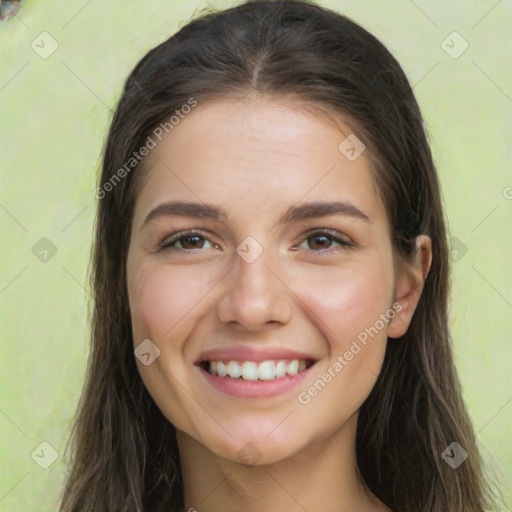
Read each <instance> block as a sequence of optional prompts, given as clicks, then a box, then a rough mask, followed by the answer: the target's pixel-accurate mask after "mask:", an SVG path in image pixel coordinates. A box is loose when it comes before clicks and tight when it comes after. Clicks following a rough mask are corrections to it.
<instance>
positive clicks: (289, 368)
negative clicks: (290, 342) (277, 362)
mask: <svg viewBox="0 0 512 512" xmlns="http://www.w3.org/2000/svg"><path fill="white" fill-rule="evenodd" d="M298 372H299V361H298V359H292V360H291V361H290V362H289V363H288V364H287V365H286V373H287V374H288V375H297V373H298Z"/></svg>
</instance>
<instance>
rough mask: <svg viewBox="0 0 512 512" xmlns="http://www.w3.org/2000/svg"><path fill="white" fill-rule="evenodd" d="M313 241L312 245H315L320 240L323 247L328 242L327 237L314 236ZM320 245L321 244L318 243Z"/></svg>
mask: <svg viewBox="0 0 512 512" xmlns="http://www.w3.org/2000/svg"><path fill="white" fill-rule="evenodd" d="M313 239H314V243H315V244H316V243H317V242H318V240H322V239H323V241H324V243H323V245H324V246H325V243H326V242H327V244H329V241H328V239H327V237H326V236H325V235H315V236H314V237H313ZM320 245H322V242H320Z"/></svg>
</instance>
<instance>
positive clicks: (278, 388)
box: [197, 366, 312, 398]
mask: <svg viewBox="0 0 512 512" xmlns="http://www.w3.org/2000/svg"><path fill="white" fill-rule="evenodd" d="M197 368H198V369H199V371H200V372H201V373H202V374H203V375H204V377H205V378H206V380H207V381H208V382H209V383H210V384H211V385H212V386H213V387H214V388H217V389H219V390H220V391H223V392H224V393H227V394H228V395H232V396H239V397H245V398H263V397H269V396H277V395H281V394H283V393H286V392H287V391H290V390H291V389H293V388H295V387H296V386H298V385H299V384H300V383H301V382H302V381H303V380H304V378H305V377H306V375H307V374H308V373H309V370H310V369H311V368H312V367H309V368H307V369H306V370H303V371H301V372H299V373H297V374H296V375H287V376H286V377H280V378H278V379H274V380H244V379H242V378H239V379H232V378H230V377H219V376H218V375H212V374H211V373H208V372H207V371H206V370H205V369H204V368H203V367H202V366H198V367H197Z"/></svg>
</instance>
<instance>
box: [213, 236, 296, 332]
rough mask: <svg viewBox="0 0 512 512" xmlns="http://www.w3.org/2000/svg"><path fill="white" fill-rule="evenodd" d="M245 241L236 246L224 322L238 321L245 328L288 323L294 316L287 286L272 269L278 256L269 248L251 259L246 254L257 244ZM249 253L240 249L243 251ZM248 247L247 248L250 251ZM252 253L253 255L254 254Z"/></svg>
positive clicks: (222, 311)
mask: <svg viewBox="0 0 512 512" xmlns="http://www.w3.org/2000/svg"><path fill="white" fill-rule="evenodd" d="M247 244H248V246H247V245H245V243H244V242H242V243H241V244H240V245H239V247H238V248H237V253H239V254H237V255H236V260H235V261H234V268H233V271H232V272H230V276H231V277H230V283H229V286H228V289H227V291H226V294H225V296H224V297H223V299H222V301H221V303H220V308H219V316H220V318H221V320H223V321H225V322H229V321H236V322H238V323H240V324H243V325H244V326H245V327H246V328H257V327H259V326H262V325H264V324H266V323H269V322H276V321H277V322H283V323H285V322H287V321H289V318H290V315H291V310H292V308H291V303H290V298H289V297H288V296H287V293H286V290H287V288H286V286H285V285H284V284H283V282H281V280H280V279H279V278H278V277H277V276H276V275H275V272H276V271H275V270H273V271H272V270H271V268H273V267H278V265H275V257H274V256H275V255H274V254H273V253H272V251H271V250H269V249H263V248H262V249H263V250H262V252H261V253H260V254H259V255H258V256H257V257H256V258H255V259H252V257H251V258H249V257H247V256H246V255H247V254H250V252H251V251H254V249H255V247H254V246H251V241H248V242H247ZM244 249H245V250H246V252H245V253H244V252H241V251H242V250H244ZM247 249H248V250H247ZM254 254H255V253H254V252H253V256H254Z"/></svg>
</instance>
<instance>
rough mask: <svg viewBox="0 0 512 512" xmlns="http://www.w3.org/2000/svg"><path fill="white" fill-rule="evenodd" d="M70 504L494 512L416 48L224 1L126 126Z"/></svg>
mask: <svg viewBox="0 0 512 512" xmlns="http://www.w3.org/2000/svg"><path fill="white" fill-rule="evenodd" d="M95 194H96V197H97V198H98V199H99V204H98V216H97V223H96V233H95V251H94V257H93V290H94V297H95V307H94V316H93V332H92V348H91V356H90V362H89V366H88V373H87V380H86V384H85V388H84V392H83V395H82V398H81V403H80V407H79V411H78V414H77V416H76V418H75V422H74V425H73V436H72V441H73V445H72V446H73V458H72V463H71V467H70V474H69V478H68V482H67V485H66V488H65V491H64V494H63V500H62V506H61V510H62V511H68V510H70V511H71V510H72V511H78V510H80V511H82V510H95V511H99V510H105V511H106V510H108V511H118V510H119V511H132V510H134V511H135V510H136V511H160V510H162V511H164V510H165V511H170V510H176V511H178V510H197V511H199V512H203V511H235V510H244V511H260V510H261V511H266V512H268V511H283V510H308V511H310V512H313V511H317V510H318V511H320V510H322V511H328V510H329V511H341V510H360V511H365V512H373V511H390V510H393V511H397V512H398V511H400V512H408V511H411V512H412V511H415V512H417V511H419V510H421V511H429V512H434V511H435V512H441V511H443V512H445V511H447V510H449V511H459V510H464V511H475V512H476V511H482V510H484V509H488V508H489V507H490V506H492V504H493V502H492V496H491V491H490V490H489V488H488V486H487V484H486V482H485V480H484V477H483V474H482V468H481V460H480V456H479V453H478V449H477V446H476V441H475V434H474V431H473V429H472V426H471V422H470V420H469V417H468V414H467V411H466V409H465V406H464V404H463V401H462V398H461V390H460V386H459V382H458V379H457V375H456V370H455V368H454V365H453V357H452V352H451V346H450V336H449V329H448V316H447V309H448V291H449V290H448V282H449V265H448V263H449V262H448V250H447V243H446V231H445V224H444V219H443V209H442V203H441V198H440V190H439V182H438V178H437V173H436V169H435V166H434V163H433V161H432V156H431V152H430V148H429V143H428V139H427V136H426V133H425V130H424V125H423V122H422V118H421V114H420V110H419V108H418V105H417V103H416V101H415V98H414V96H413V93H412V90H411V87H410V85H409V84H408V82H407V79H406V77H405V75H404V73H403V71H402V69H401V68H400V66H399V64H398V63H397V61H396V60H395V59H394V58H393V57H392V55H391V54H390V53H389V52H388V51H387V50H386V48H385V47H384V46H383V45H382V44H381V43H380V42H379V41H377V40H376V39H375V38H374V37H373V36H372V35H370V34H369V33H368V32H367V31H365V30H364V29H363V28H361V27H360V26H358V25H357V24H355V23H354V22H353V21H351V20H349V19H348V18H346V17H343V16H341V15H339V14H337V13H335V12H333V11H329V10H327V9H323V8H320V7H318V6H314V5H310V4H308V3H307V2H300V1H299V2H291V1H285V2H280V1H278V2H266V1H263V2H262V1H260V2H248V3H245V4H243V5H240V6H238V7H235V8H232V9H228V10H225V11H222V12H219V13H216V14H205V15H203V16H201V17H199V18H197V19H195V20H193V21H191V22H190V23H188V24H187V25H186V26H185V27H184V28H182V29H181V30H180V31H179V32H178V33H177V34H175V35H174V36H173V37H171V38H170V39H169V40H167V41H165V42H164V43H162V44H161V45H159V46H158V47H156V48H154V49H153V50H151V51H150V52H149V53H148V54H147V55H146V56H145V57H144V58H143V59H142V60H141V61H140V62H139V63H138V64H137V66H136V67H135V69H134V70H133V72H132V73H131V75H130V77H129V78H128V80H127V82H126V84H125V88H124V91H123V95H122V97H121V99H120V101H119V105H118V107H117V110H116V112H115V115H114V118H113V121H112V125H111V127H110V133H109V137H108V140H107V144H106V148H105V153H104V158H103V170H102V175H101V179H100V183H99V186H98V188H97V189H96V191H95Z"/></svg>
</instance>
